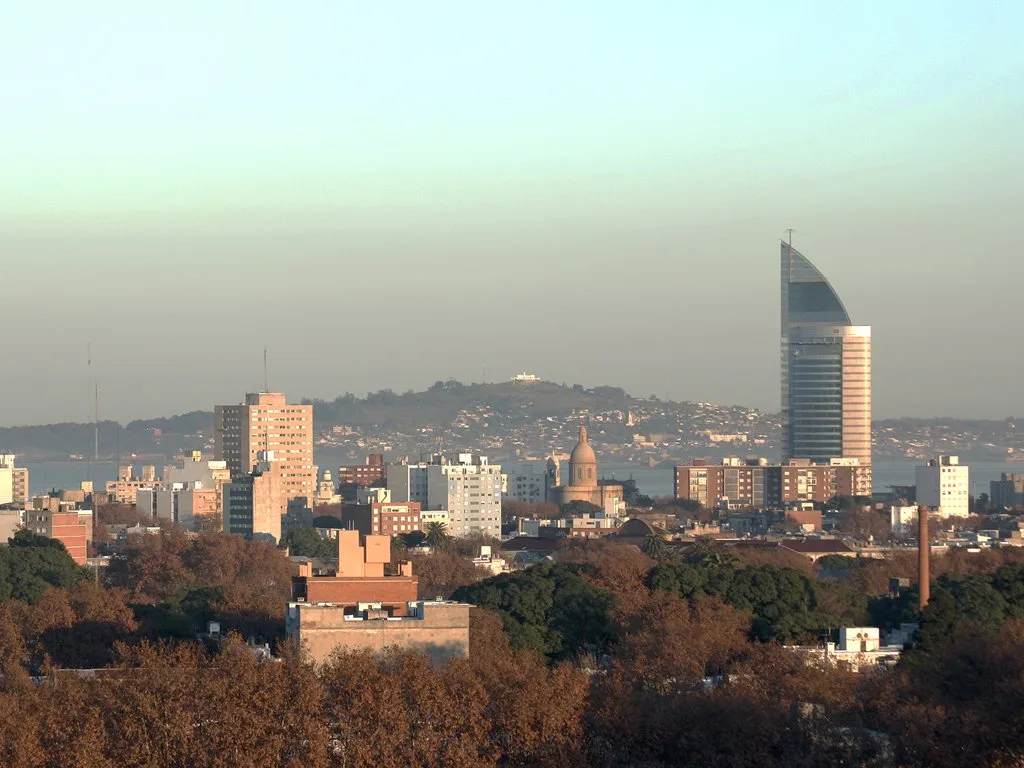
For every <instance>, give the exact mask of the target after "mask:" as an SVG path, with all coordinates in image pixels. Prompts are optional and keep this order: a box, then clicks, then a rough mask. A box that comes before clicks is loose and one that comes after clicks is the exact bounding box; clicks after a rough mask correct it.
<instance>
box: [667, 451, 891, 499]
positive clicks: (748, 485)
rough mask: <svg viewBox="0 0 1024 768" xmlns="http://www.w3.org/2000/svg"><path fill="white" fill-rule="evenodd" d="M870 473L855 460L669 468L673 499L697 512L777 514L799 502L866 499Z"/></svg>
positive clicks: (700, 462) (730, 461)
mask: <svg viewBox="0 0 1024 768" xmlns="http://www.w3.org/2000/svg"><path fill="white" fill-rule="evenodd" d="M870 495H871V467H870V466H867V465H863V464H861V463H860V461H858V460H857V459H845V458H843V459H831V460H830V461H828V462H825V463H820V464H815V463H813V462H811V461H810V460H809V459H790V460H789V461H787V462H785V463H784V464H774V465H772V464H769V463H768V462H767V461H766V460H764V459H738V458H726V459H723V460H722V462H721V463H720V464H711V463H708V461H707V460H706V459H694V460H693V461H692V462H691V463H690V464H680V465H679V466H677V467H675V496H676V498H677V499H686V500H688V501H695V502H697V503H699V504H700V505H701V506H703V507H707V508H711V507H715V506H726V507H727V508H729V509H735V508H753V509H762V508H765V507H777V508H782V507H785V506H788V505H791V504H799V503H801V502H812V503H819V504H824V503H825V502H827V501H829V500H830V499H832V498H834V497H835V496H870Z"/></svg>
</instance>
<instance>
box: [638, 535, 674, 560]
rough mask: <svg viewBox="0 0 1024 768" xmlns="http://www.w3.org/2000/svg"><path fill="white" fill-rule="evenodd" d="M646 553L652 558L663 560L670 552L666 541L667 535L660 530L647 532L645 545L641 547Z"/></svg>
mask: <svg viewBox="0 0 1024 768" xmlns="http://www.w3.org/2000/svg"><path fill="white" fill-rule="evenodd" d="M640 549H641V550H642V551H643V553H644V554H645V555H647V556H648V557H649V558H651V559H652V560H662V559H664V557H665V556H666V555H667V554H668V545H667V544H666V543H665V535H664V534H663V533H660V532H658V531H654V532H653V533H649V534H647V536H646V537H645V538H644V543H643V546H642V547H641V548H640Z"/></svg>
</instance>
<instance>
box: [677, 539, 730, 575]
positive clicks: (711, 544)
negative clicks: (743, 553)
mask: <svg viewBox="0 0 1024 768" xmlns="http://www.w3.org/2000/svg"><path fill="white" fill-rule="evenodd" d="M686 559H687V561H688V562H691V563H693V564H695V565H703V566H707V567H710V568H736V567H738V566H739V565H740V560H739V558H738V557H736V555H734V554H732V553H731V552H729V551H728V550H726V548H725V547H723V546H722V545H721V544H719V543H718V542H717V541H715V540H714V539H712V538H710V537H708V536H701V537H700V538H698V539H697V542H696V543H695V544H694V545H693V549H692V550H691V551H690V554H689V556H688V557H687V558H686Z"/></svg>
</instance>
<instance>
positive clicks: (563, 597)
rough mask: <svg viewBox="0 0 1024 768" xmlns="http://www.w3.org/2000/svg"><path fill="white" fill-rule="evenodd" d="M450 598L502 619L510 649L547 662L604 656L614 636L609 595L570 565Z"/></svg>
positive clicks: (506, 578) (490, 582)
mask: <svg viewBox="0 0 1024 768" xmlns="http://www.w3.org/2000/svg"><path fill="white" fill-rule="evenodd" d="M454 598H455V599H457V600H464V601H466V602H469V603H472V604H473V605H476V606H480V607H483V608H490V609H491V610H493V611H495V612H496V613H497V614H498V615H499V616H501V621H502V626H503V627H504V628H505V632H506V633H507V634H508V636H509V638H510V640H511V642H512V647H513V648H516V649H520V650H532V651H537V652H538V653H542V654H544V655H546V656H548V657H549V658H551V659H565V658H570V657H573V656H576V655H578V654H581V653H595V654H599V653H603V652H604V651H605V650H606V649H607V647H608V645H609V643H610V642H611V640H612V638H613V631H612V625H611V622H610V619H609V608H610V606H611V604H612V595H611V593H609V592H606V591H605V590H603V589H599V588H597V587H595V586H593V585H592V584H590V583H588V582H587V581H585V580H584V579H583V578H581V576H580V574H579V566H576V565H574V564H571V563H560V564H557V565H551V564H546V565H541V566H537V567H535V568H529V569H527V570H525V571H517V572H515V573H507V574H501V575H500V576H495V577H493V578H490V579H486V580H484V581H481V582H480V583H478V584H473V585H470V586H467V587H462V588H460V589H458V590H456V592H455V594H454Z"/></svg>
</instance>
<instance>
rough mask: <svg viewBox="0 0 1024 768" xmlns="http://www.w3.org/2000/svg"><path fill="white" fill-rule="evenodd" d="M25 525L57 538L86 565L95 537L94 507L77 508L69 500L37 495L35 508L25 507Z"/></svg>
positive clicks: (43, 534) (75, 558)
mask: <svg viewBox="0 0 1024 768" xmlns="http://www.w3.org/2000/svg"><path fill="white" fill-rule="evenodd" d="M25 528H27V529H28V530H30V531H32V532H33V533H38V534H39V535H40V536H46V537H48V538H51V539H58V540H60V541H61V542H62V543H63V544H64V548H65V549H66V550H67V551H68V554H69V555H71V557H72V559H73V560H74V561H75V562H76V563H78V564H79V565H85V561H86V559H87V558H88V557H89V542H91V541H92V510H91V509H75V508H74V505H72V504H70V503H68V502H61V501H60V500H59V499H57V498H53V497H50V496H37V497H36V498H35V499H33V504H32V509H28V510H25Z"/></svg>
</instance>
